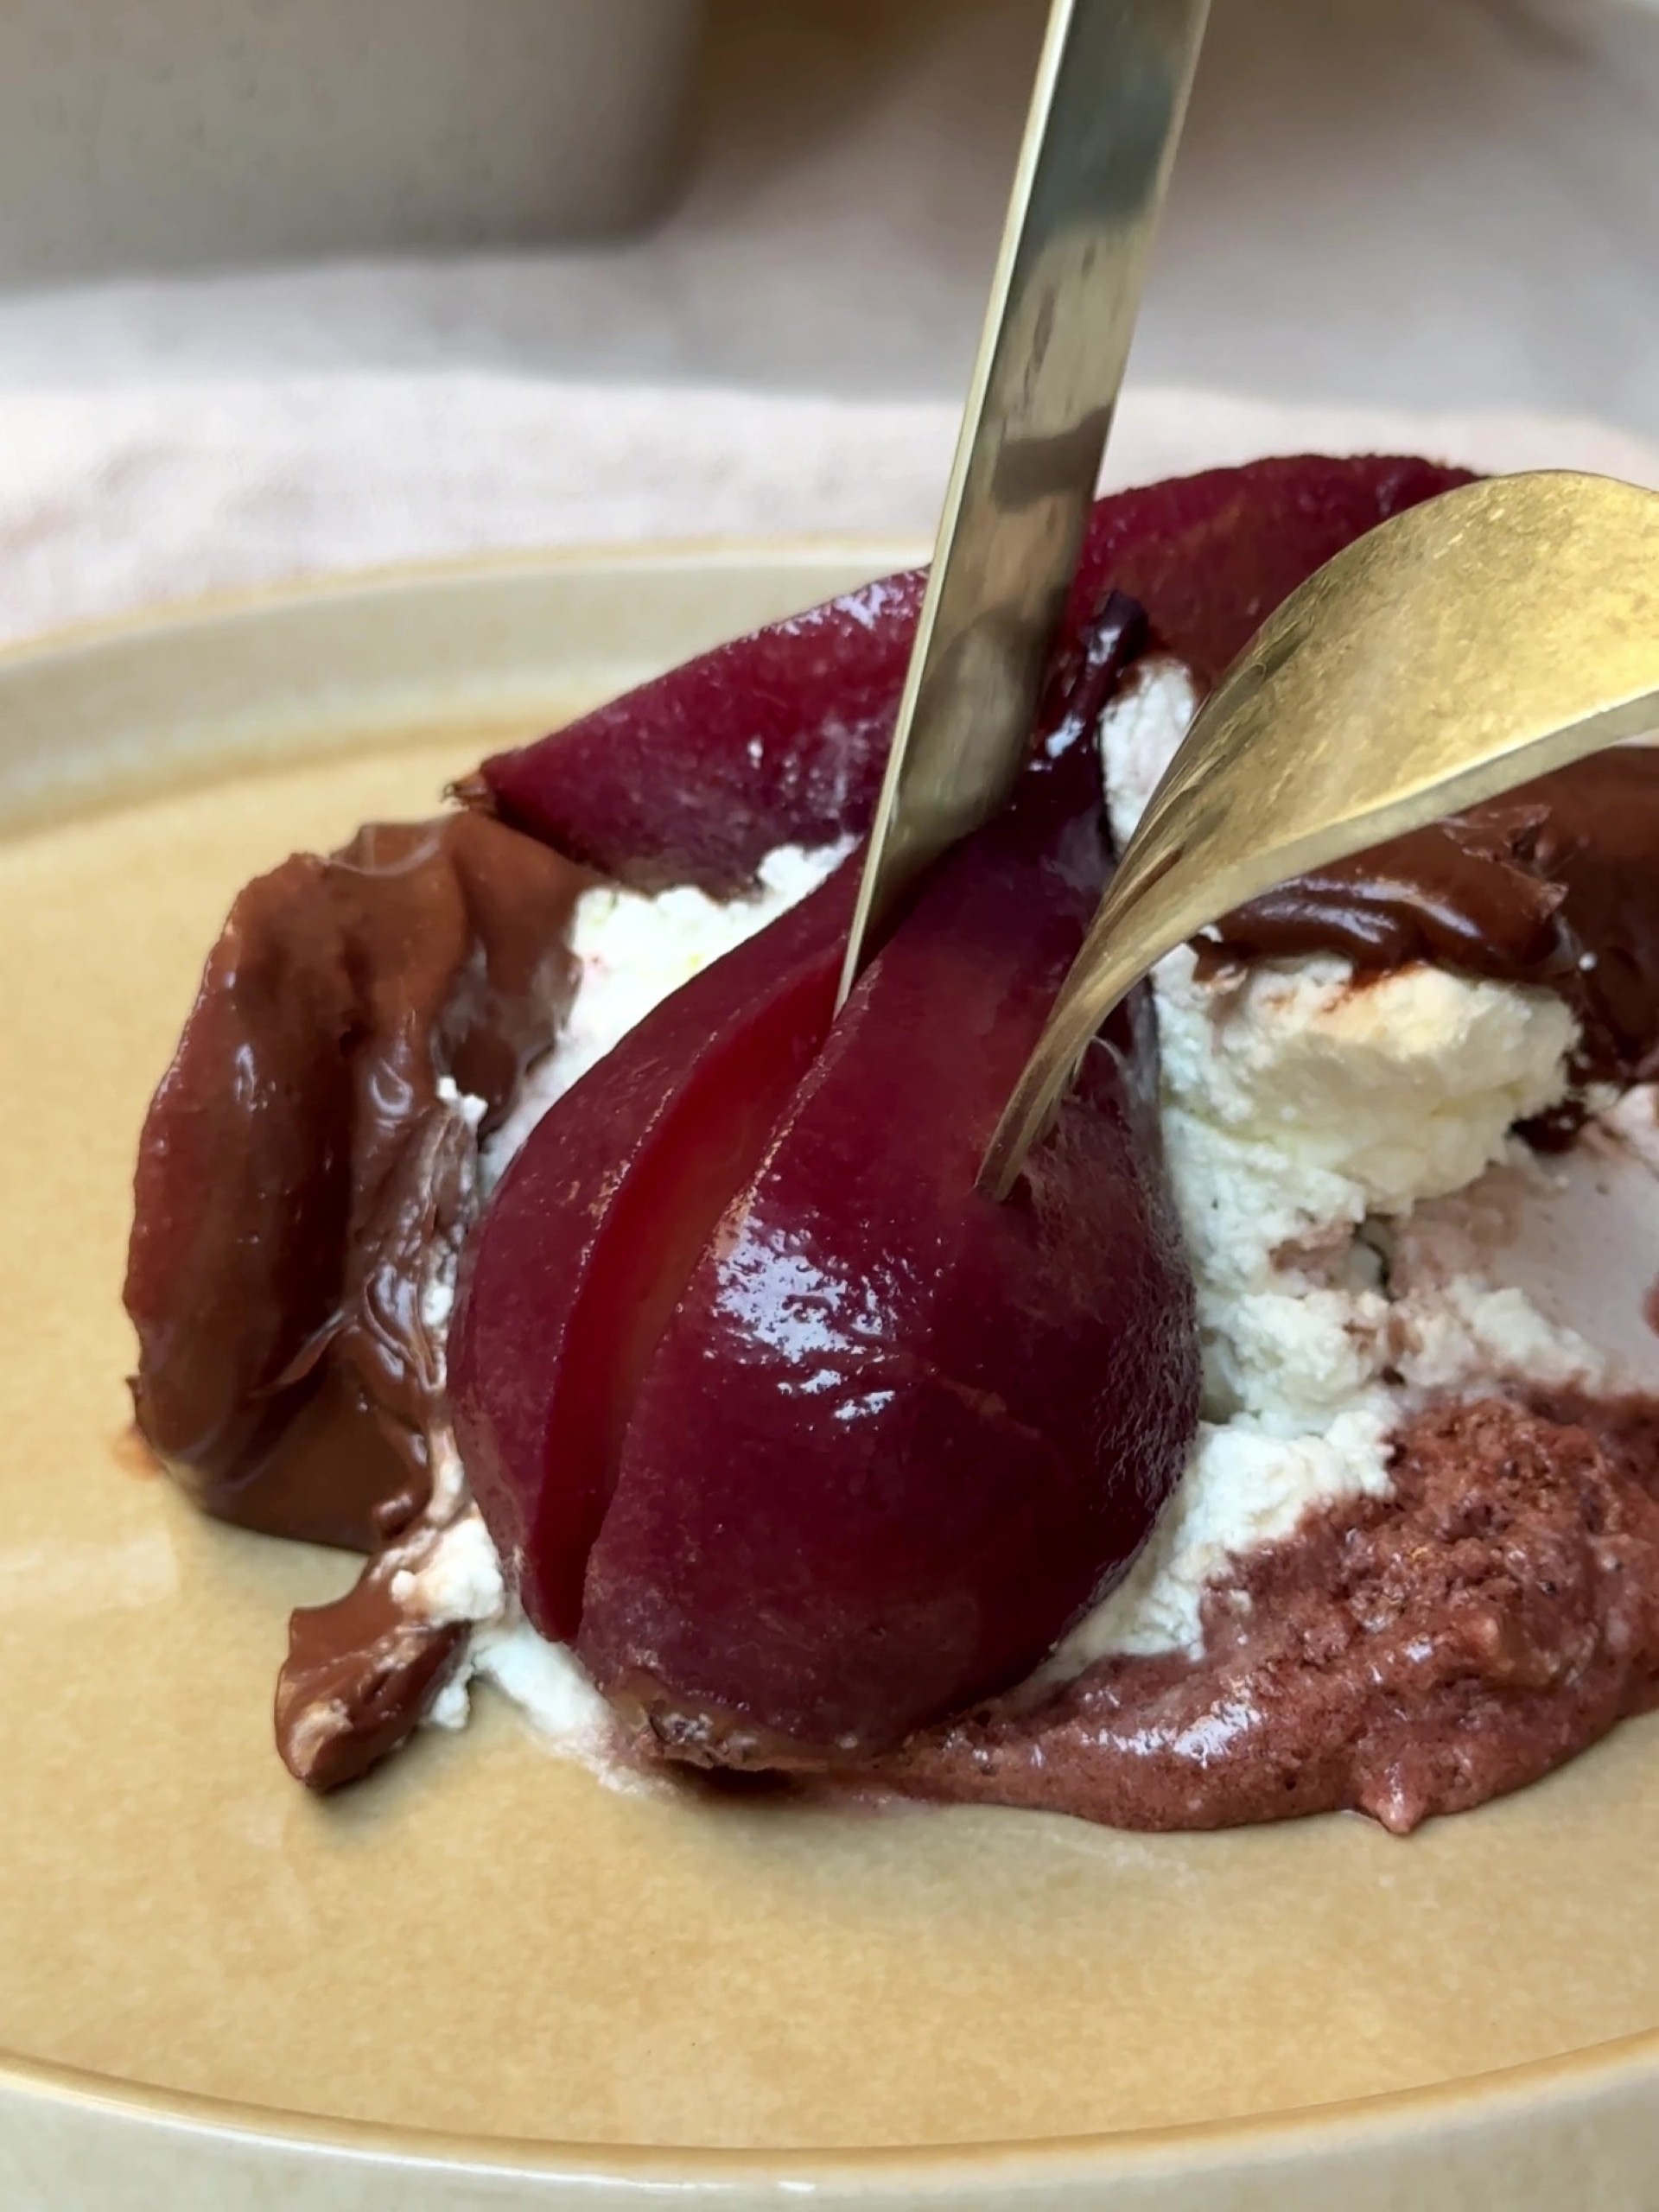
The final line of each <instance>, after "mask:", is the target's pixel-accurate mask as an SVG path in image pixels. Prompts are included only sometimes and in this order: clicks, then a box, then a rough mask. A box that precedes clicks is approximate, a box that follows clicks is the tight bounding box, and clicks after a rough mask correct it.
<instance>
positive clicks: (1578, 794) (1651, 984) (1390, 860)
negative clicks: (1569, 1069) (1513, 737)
mask: <svg viewBox="0 0 1659 2212" xmlns="http://www.w3.org/2000/svg"><path fill="white" fill-rule="evenodd" d="M1316 952H1334V953H1340V954H1341V955H1342V956H1343V957H1344V958H1345V959H1348V960H1351V961H1352V962H1353V963H1354V965H1355V967H1356V968H1357V969H1370V970H1378V969H1390V968H1401V967H1404V966H1406V965H1408V963H1411V962H1414V961H1420V960H1421V961H1432V962H1434V963H1438V964H1439V965H1440V966H1442V967H1446V968H1456V969H1463V970H1464V971H1465V973H1468V974H1471V975H1476V976H1492V977H1495V978H1497V980H1499V981H1502V982H1512V983H1529V984H1535V985H1539V986H1541V987H1542V988H1546V989H1549V990H1553V991H1557V992H1559V993H1560V995H1561V996H1562V997H1563V998H1565V999H1566V1000H1567V1002H1568V1004H1569V1005H1570V1006H1571V1007H1572V1008H1573V1012H1574V1013H1575V1014H1577V1015H1578V1017H1579V1021H1580V1029H1581V1042H1580V1050H1579V1056H1578V1064H1577V1067H1576V1069H1575V1073H1576V1074H1577V1075H1578V1076H1579V1077H1580V1079H1581V1080H1589V1079H1607V1080H1612V1081H1618V1082H1623V1083H1630V1082H1633V1081H1636V1080H1638V1079H1641V1078H1643V1077H1646V1076H1648V1075H1649V1074H1651V1073H1652V1072H1653V1061H1654V1053H1655V1048H1656V1041H1659V748H1654V747H1634V746H1632V747H1619V748H1618V749H1616V750H1614V751H1612V752H1608V753H1595V754H1592V757H1591V758H1590V759H1589V760H1580V761H1579V762H1577V763H1575V765H1574V766H1572V767H1569V768H1561V769H1558V770H1557V771H1556V772H1554V774H1553V775H1548V776H1541V777H1540V778H1538V779H1537V780H1536V781H1535V782H1534V783H1530V784H1527V785H1522V787H1521V788H1520V789H1519V790H1517V791H1511V792H1510V793H1509V794H1508V795H1507V796H1506V797H1504V798H1497V799H1491V800H1489V801H1487V802H1486V803H1485V804H1483V805H1480V806H1476V807H1471V808H1470V809H1469V810H1468V811H1467V812H1466V813H1465V814H1459V815H1453V816H1452V817H1449V818H1448V819H1447V820H1446V821H1445V822H1440V823H1434V824H1433V826H1432V827H1431V828H1429V829H1417V830H1414V831H1412V832H1411V833H1410V834H1409V835H1408V836H1404V837H1396V838H1395V839H1393V840H1392V841H1391V842H1389V843H1388V844H1385V845H1378V846H1376V848H1375V849H1373V850H1372V851H1370V852H1369V853H1362V854H1359V855H1357V856H1356V857H1355V858H1354V859H1352V860H1347V861H1337V862H1335V863H1333V864H1332V866H1331V867H1329V868H1320V869H1319V870H1316V871H1315V872H1314V873H1313V874H1310V875H1304V876H1299V877H1298V878H1297V879H1296V880H1295V881H1294V882H1292V883H1287V884H1285V885H1283V886H1281V888H1280V889H1278V890H1276V891H1270V892H1268V893H1267V895H1266V896H1265V897H1264V898H1261V899H1252V900H1251V902H1250V903H1249V905H1248V906H1241V907H1239V908H1237V909H1236V911H1235V912H1233V913H1230V914H1229V915H1228V916H1227V917H1226V918H1224V920H1223V921H1222V922H1221V923H1220V924H1218V925H1217V929H1216V931H1215V932H1214V938H1213V939H1212V940H1211V942H1210V943H1208V944H1206V945H1205V948H1204V956H1203V957H1204V958H1205V961H1206V963H1208V964H1209V965H1211V966H1212V967H1213V966H1214V965H1215V964H1216V963H1217V961H1219V960H1228V959H1244V960H1257V959H1274V960H1277V959H1287V958H1296V957H1303V956H1305V955H1306V954H1309V953H1316Z"/></svg>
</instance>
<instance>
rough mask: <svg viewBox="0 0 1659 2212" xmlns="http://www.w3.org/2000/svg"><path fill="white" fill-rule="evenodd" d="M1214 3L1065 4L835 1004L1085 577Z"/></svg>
mask: <svg viewBox="0 0 1659 2212" xmlns="http://www.w3.org/2000/svg"><path fill="white" fill-rule="evenodd" d="M1208 13H1209V0H1053V5H1052V8H1051V10H1050V12H1049V19H1048V29H1047V32H1046V35H1045V37H1044V41H1043V50H1042V57H1041V60H1039V64H1038V69H1037V84H1036V89H1035V91H1034V92H1033V95H1032V103H1031V111H1030V114H1029V115H1028V117H1027V122H1026V132H1025V138H1024V141H1023V143H1021V146H1020V160H1019V164H1018V167H1017V168H1016V169H1015V172H1014V192H1013V195H1012V197H1011V199H1010V200H1009V203H1008V215H1007V224H1006V226H1005V227H1004V230H1003V234H1002V245H1001V251H1000V252H999V254H998V256H997V263H996V273H995V277H993V279H992V283H991V296H990V304H989V307H988V309H987V312H986V317H985V328H984V334H983V335H982V338H981V340H980V346H979V354H978V358H977V359H976V362H975V364H974V373H973V379H972V382H971V383H970V385H969V390H968V402H967V406H966V408H965V410H964V411H963V423H962V430H961V433H960V435H959V436H958V438H957V452H956V459H955V461H954V462H953V463H952V466H951V470H950V486H949V488H948V490H947V492H946V493H945V500H944V514H943V516H942V517H941V518H940V522H939V531H938V541H937V543H936V545H935V549H934V555H933V566H932V571H931V575H930V576H929V578H928V584H927V593H926V596H925V599H924V601H923V603H922V612H921V619H920V620H919V622H918V625H917V629H916V642H915V645H914V646H913V648H912V652H911V658H910V666H909V669H908V671H907V672H906V677H905V688H904V691H903V693H902V695H901V696H900V699H899V715H898V720H897V721H896V723H895V725H894V728H893V747H892V750H891V752H890V753H888V756H887V776H886V779H885V781H884V782H883V785H882V787H881V796H880V801H879V802H878V804H877V807H876V813H875V822H874V828H873V829H872V831H871V836H870V846H869V852H868V856H867V858H866V860H865V863H864V874H863V879H862V881H861V886H860V889H859V897H858V904H857V906H856V908H855V912H854V916H853V926H852V933H851V936H850V937H849V940H848V945H847V957H846V962H845V964H844V966H843V968H842V978H841V993H840V996H841V1000H842V1001H844V1000H845V999H846V996H847V994H848V992H849V990H851V988H852V987H853V984H854V983H855V981H856V980H857V977H858V974H859V971H860V969H861V968H862V967H863V965H864V963H865V962H866V961H867V960H868V958H869V957H870V956H871V954H872V953H874V951H876V950H878V949H879V948H880V943H881V939H882V936H883V933H884V931H885V930H886V929H887V926H888V925H890V924H891V923H892V922H893V919H894V918H896V916H897V913H898V911H899V906H900V905H901V904H902V901H903V899H904V897H905V894H906V892H907V891H908V890H909V889H910V887H912V884H913V883H914V882H915V881H916V880H917V878H918V876H919V875H920V874H922V872H923V871H924V869H925V868H928V867H929V866H930V865H931V862H932V861H935V860H937V859H938V856H939V855H940V854H941V853H943V852H944V850H945V849H947V848H948V847H949V846H950V845H953V844H955V843H956V842H957V839H958V838H961V837H965V836H967V835H968V834H969V831H970V830H973V829H978V828H979V826H980V825H981V823H984V822H986V821H988V819H989V818H990V817H991V816H992V815H994V814H995V812H996V811H997V810H998V808H999V807H1001V804H1003V802H1004V801H1005V800H1006V799H1007V796H1008V794H1009V791H1011V789H1012V787H1013V785H1014V778H1015V776H1016V775H1017V774H1018V773H1019V771H1020V764H1021V762H1022V761H1023V760H1024V759H1025V756H1026V751H1027V745H1028V743H1029V741H1030V737H1031V731H1032V725H1033V721H1034V719H1035V715H1036V710H1037V701H1038V695H1039V690H1040V689H1041V686H1042V683H1043V677H1044V674H1045V671H1046V665H1047V661H1048V657H1049V653H1050V652H1051V650H1052V645H1053V642H1054V635H1055V632H1056V630H1057V629H1058V626H1059V620H1060V617H1061V614H1062V613H1063V612H1064V611H1065V601H1066V595H1067V594H1068V592H1069V591H1070V589H1071V582H1072V579H1073V577H1074V576H1075V575H1076V573H1077V556H1078V552H1079V550H1080V548H1081V546H1082V543H1083V533H1084V525H1085V524H1086V522H1087V520H1088V515H1089V508H1090V502H1091V500H1092V499H1093V497H1094V492H1095V485H1096V479H1097V478H1098V476H1099V474H1100V461H1101V455H1102V454H1103V452H1104V451H1105V447H1106V438H1107V434H1108V432H1109V429H1110V428H1111V421H1112V414H1113V410H1114V409H1115V408H1116V404H1117V395H1118V391H1119V390H1120V388H1121V386H1122V381H1123V371H1124V367H1125V365H1126V363H1127V361H1128V353H1129V341H1130V340H1131V338H1132V337H1133V335H1134V333H1135V316H1136V313H1137V310H1138V308H1139V306H1140V301H1141V283H1142V280H1143V278H1144V276H1145V272H1146V266H1147V255H1148V251H1149V248H1150V246H1151V243H1152V234H1153V231H1154V226H1155V224H1156V222H1157V218H1158V212H1159V209H1160V207H1161V205H1162V203H1163V198H1164V191H1165V188H1166V185H1167V183H1168V181H1169V172H1170V168H1171V166H1172V164H1173V161H1174V156H1175V148H1176V143H1177V142H1178V140H1179V137H1180V131H1181V124H1182V120H1183V118H1184V117H1185V111H1186V103H1187V96H1188V93H1189V92H1190V90H1191V88H1192V73H1193V69H1194V67H1195V66H1196V64H1197V61H1198V47H1199V44H1200V41H1202V39H1203V36H1204V27H1205V18H1206V16H1207V15H1208Z"/></svg>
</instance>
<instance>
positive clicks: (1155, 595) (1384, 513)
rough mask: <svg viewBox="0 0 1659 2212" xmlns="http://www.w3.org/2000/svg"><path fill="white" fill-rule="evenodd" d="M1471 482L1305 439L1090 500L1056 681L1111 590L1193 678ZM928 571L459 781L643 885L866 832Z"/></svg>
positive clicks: (753, 865)
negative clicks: (1393, 519)
mask: <svg viewBox="0 0 1659 2212" xmlns="http://www.w3.org/2000/svg"><path fill="white" fill-rule="evenodd" d="M1467 480H1468V476H1467V472H1466V471H1465V470H1462V469H1452V468H1442V467H1437V466H1436V465H1435V464H1434V463H1433V462H1431V461H1414V460H1407V459H1400V458H1393V457H1388V458H1381V459H1377V458H1362V459H1357V460H1332V459H1330V458H1327V457H1325V456H1322V455H1309V456H1304V457H1298V458H1295V459H1291V460H1282V461H1254V462H1252V463H1251V464H1250V465H1249V467H1243V468H1220V469H1212V470H1210V471H1208V472H1207V473H1206V474H1203V475H1199V476H1188V477H1182V478H1179V479H1176V480H1173V481H1171V482H1168V483H1164V484H1154V485H1151V486H1147V487H1145V488H1144V489H1141V490H1139V491H1133V492H1120V493H1114V494H1113V495H1112V496H1111V497H1110V498H1109V499H1102V500H1100V501H1099V502H1098V503H1097V504H1096V507H1095V510H1094V513H1093V516H1092V518H1091V519H1090V526H1089V530H1088V533H1087V536H1086V537H1085V540H1084V550H1083V556H1082V559H1081V562H1080V564H1079V568H1078V574H1077V584H1076V586H1075V588H1074V589H1073V592H1072V594H1071V601H1070V605H1069V607H1068V609H1067V613H1066V617H1065V623H1064V625H1063V626H1062V630H1061V635H1060V638H1059V640H1058V647H1057V653H1056V664H1057V672H1058V676H1059V677H1060V679H1061V684H1060V688H1061V690H1062V691H1063V690H1064V689H1065V684H1066V683H1067V682H1068V681H1069V675H1070V671H1071V667H1072V666H1073V665H1074V664H1075V662H1076V659H1077V655H1078V653H1079V652H1080V649H1081V646H1082V643H1083V641H1084V638H1085V637H1086V635H1087V632H1088V630H1089V627H1090V624H1091V622H1092V620H1094V617H1095V614H1096V609H1097V608H1098V607H1099V606H1100V604H1101V601H1102V599H1103V595H1104V594H1105V593H1106V592H1107V591H1108V590H1111V589H1116V590H1118V591H1120V592H1123V593H1127V594H1128V595H1129V596H1130V597H1131V598H1133V599H1135V600H1138V601H1140V602H1141V606H1142V607H1145V609H1146V611H1147V618H1148V620H1149V623H1150V626H1151V635H1152V642H1153V643H1154V645H1160V646H1161V647H1163V648H1165V649H1166V650H1167V651H1169V652H1174V653H1177V654H1179V657H1180V658H1182V659H1183V660H1184V661H1185V662H1186V663H1187V664H1188V666H1189V667H1191V668H1192V671H1193V672H1194V673H1195V675H1196V676H1197V677H1198V680H1199V682H1200V683H1202V684H1205V685H1208V684H1210V683H1213V682H1214V681H1215V679H1216V677H1217V676H1219V675H1220V673H1221V671H1222V670H1223V669H1224V668H1225V667H1226V665H1227V664H1228V662H1229V661H1230V660H1231V659H1232V658H1233V657H1234V655H1235V654H1236V653H1237V652H1239V651H1240V650H1241V648H1242V647H1243V645H1245V644H1246V643H1247V641H1248V640H1249V638H1250V636H1251V635H1252V633H1253V632H1255V630H1256V628H1257V627H1258V626H1260V624H1261V623H1262V620H1264V619H1265V618H1266V616H1267V615H1268V614H1269V613H1271V612H1272V610H1273V609H1274V607H1276V606H1277V605H1278V604H1279V602H1280V601H1281V600H1282V599H1283V598H1285V597H1286V596H1287V594H1288V593H1289V592H1291V591H1292V590H1294V588H1295V587H1296V586H1297V585H1298V584H1299V583H1300V582H1302V581H1303V580H1304V578H1306V576H1307V575H1310V574H1311V573H1312V572H1313V569H1317V568H1319V566H1320V565H1321V563H1324V562H1325V561H1327V560H1329V559H1330V558H1331V556H1332V554H1334V553H1338V552H1340V550H1342V548H1343V547H1344V545H1346V544H1349V543H1351V541H1352V540H1353V539H1354V538H1356V537H1360V536H1361V535H1362V534H1363V532H1364V531H1368V530H1370V529H1372V528H1374V527H1375V526H1376V524H1378V523H1380V522H1384V521H1386V520H1387V519H1388V518H1389V516H1390V515H1393V514H1397V513H1400V512H1402V511H1403V510H1404V509H1405V508H1407V507H1409V506H1414V505H1416V504H1417V503H1418V502H1419V501H1420V500H1422V499H1429V498H1432V497H1433V495H1434V494H1435V493H1440V492H1444V491H1447V490H1449V489H1450V488H1451V487H1452V486H1453V485H1455V484H1460V483H1464V482H1466V481H1467ZM924 581H925V579H924V577H923V575H922V572H921V571H919V570H915V569H912V570H908V571H906V572H905V573H903V574H900V575H895V576H889V577H887V578H885V579H884V580H882V581H881V582H879V583H874V584H869V585H867V586H865V587H864V588H863V589H862V590H861V591H857V592H853V593H850V594H848V595H846V596H845V597H844V598H842V599H837V600H832V601H828V602H826V603H825V604H824V605H823V606H822V607H813V608H810V610H809V611H808V612H807V613H804V614H798V615H793V616H791V618H790V619H789V620H787V621H785V622H778V623H773V624H772V625H770V626H768V627H767V628H766V629H763V630H758V631H756V632H753V634H752V635H750V636H748V637H747V638H740V639H735V640H734V642H733V643H731V644H729V645H720V646H717V647H716V648H715V651H714V652H709V653H704V654H702V655H701V656H700V657H699V658H696V659H695V660H692V661H689V662H687V663H686V664H685V665H684V666H683V667H681V668H677V669H674V670H671V671H670V672H669V673H668V674H667V675H665V676H662V677H658V678H656V679H655V680H654V681H653V682H652V683H645V684H642V685H641V686H640V687H639V690H635V691H631V692H629V693H627V694H626V696H624V697H623V698H620V699H618V700H615V701H613V702H611V703H610V704H609V705H607V706H604V707H601V708H599V709H596V711H595V712H594V713H593V714H590V715H583V716H582V717H581V718H580V719H579V720H578V721H574V722H572V723H570V724H569V726H568V727H567V728H563V729H561V730H556V731H555V732H554V733H553V734H552V735H551V736H549V737H545V738H543V739H541V740H539V741H537V743H535V744H533V745H528V746H524V747H519V748H518V750H517V751H515V752H512V753H498V754H497V755H495V757H494V758H493V759H492V760H486V762H485V763H484V764H483V766H482V768H481V769H480V772H479V775H478V777H477V778H476V779H474V785H472V786H470V787H469V789H470V791H471V792H472V794H473V795H474V797H476V798H479V799H480V802H481V803H483V804H488V805H492V806H493V808H494V809H495V810H496V811H498V812H499V814H500V816H501V817H502V818H503V819H504V820H505V821H507V822H510V823H513V824H514V825H515V826H516V827H517V828H518V829H525V830H528V831H529V832H530V833H531V836H536V837H538V838H540V839H541V840H543V842H545V843H548V844H550V845H553V846H555V847H556V849H558V850H559V851H561V852H563V853H565V854H568V855H569V856H570V857H571V858H573V859H575V860H578V861H582V862H584V863H586V864H588V865H589V866H592V867H594V868H599V869H601V870H602V871H603V872H604V873H606V874H609V875H613V876H615V877H617V878H618V879H619V880H621V881H623V882H626V883H630V884H633V885H636V886H638V887H640V888H642V889H645V890H656V889H659V888H660V887H663V886H664V885H665V884H669V883H695V884H697V885H700V886H701V887H702V888H703V889H705V890H708V891H711V892H713V893H716V894H719V895H724V894H727V893H730V892H733V891H734V890H739V889H741V888H742V887H745V886H747V884H749V883H750V882H752V881H753V877H754V874H755V871H756V869H757V868H759V866H760V862H761V861H762V860H763V859H764V858H765V857H766V854H767V853H769V852H771V851H772V849H773V848H774V847H776V846H778V845H785V844H807V845H811V844H822V843H826V842H830V841H831V840H833V839H834V838H836V837H838V836H844V835H851V836H862V835H863V833H864V832H865V831H866V830H867V829H868V827H869V824H870V817H871V814H872V811H873V810H874V804H875V798H876V793H877V791H878V790H879V789H880V780H881V771H882V767H883V766H884V764H885V761H886V759H887V741H888V739H889V738H890V736H891V734H892V731H893V716H894V714H895V712H896V711H897V708H898V703H899V690H900V688H901V686H902V684H903V683H904V677H905V667H906V662H907V660H908V659H909V656H910V645H911V639H912V635H913V633H914V631H915V626H916V618H917V613H918V609H919V607H920V606H921V596H922V588H923V583H924ZM1054 718H1055V715H1054V711H1051V714H1050V715H1049V717H1048V719H1049V721H1050V722H1051V723H1052V720H1053V719H1054ZM1040 727H1041V725H1040V724H1039V728H1040Z"/></svg>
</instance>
